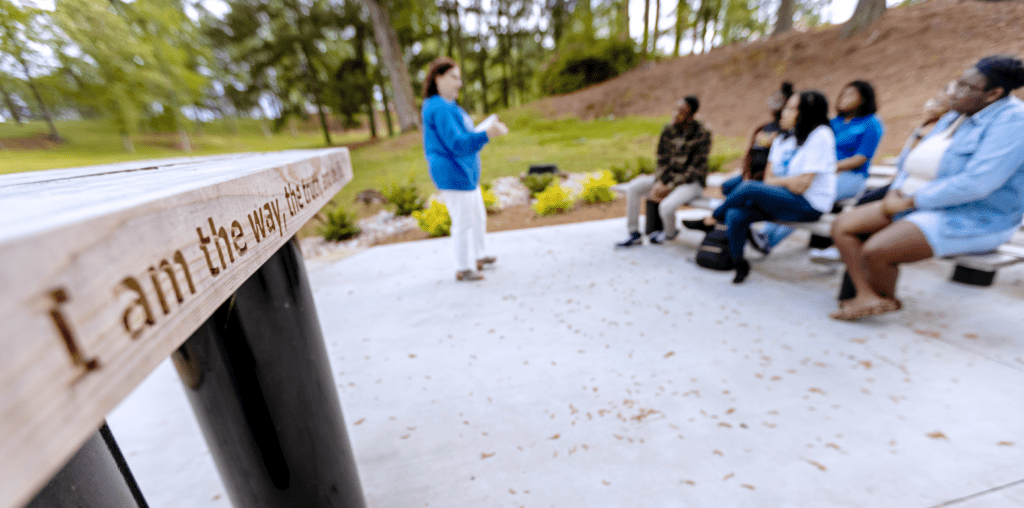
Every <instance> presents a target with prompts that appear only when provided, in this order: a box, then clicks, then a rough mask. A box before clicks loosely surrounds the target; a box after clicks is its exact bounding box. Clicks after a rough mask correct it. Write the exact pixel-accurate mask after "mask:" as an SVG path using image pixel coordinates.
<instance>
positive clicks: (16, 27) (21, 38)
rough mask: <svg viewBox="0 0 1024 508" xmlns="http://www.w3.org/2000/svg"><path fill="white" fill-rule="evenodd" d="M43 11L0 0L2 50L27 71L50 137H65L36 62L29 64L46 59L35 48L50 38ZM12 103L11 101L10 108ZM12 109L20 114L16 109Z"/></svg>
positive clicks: (0, 41)
mask: <svg viewBox="0 0 1024 508" xmlns="http://www.w3.org/2000/svg"><path fill="white" fill-rule="evenodd" d="M41 14H42V13H41V12H40V10H39V9H36V8H34V7H31V6H24V7H22V6H18V5H16V4H14V3H13V2H11V1H10V0H0V54H2V55H7V56H10V57H11V58H12V59H13V60H14V64H16V67H17V69H18V70H19V71H21V72H22V73H23V74H24V80H25V83H26V84H27V85H28V88H29V90H31V92H32V95H33V96H34V97H35V99H36V102H37V103H38V104H39V110H40V111H41V113H42V115H43V119H44V120H46V124H47V126H48V127H49V129H50V134H49V139H50V140H51V141H56V142H59V141H62V139H61V137H60V133H58V132H57V126H56V125H54V123H53V115H52V114H51V113H50V108H48V107H47V105H46V101H44V100H43V94H42V93H41V92H40V90H39V84H38V83H37V80H36V78H35V76H34V73H35V72H38V69H35V68H33V67H35V64H32V65H30V62H40V61H42V60H43V59H42V58H41V56H40V55H39V54H38V52H37V51H36V50H35V49H34V48H35V47H39V46H45V45H46V44H47V42H48V41H47V40H46V38H45V37H46V34H47V33H48V27H47V26H46V25H45V24H44V23H43V22H42V16H41ZM4 95H5V97H6V96H7V93H6V92H4ZM11 104H12V103H10V102H9V103H8V108H10V107H11ZM11 111H12V114H14V115H17V113H16V112H14V110H13V109H11Z"/></svg>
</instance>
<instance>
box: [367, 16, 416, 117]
mask: <svg viewBox="0 0 1024 508" xmlns="http://www.w3.org/2000/svg"><path fill="white" fill-rule="evenodd" d="M363 2H365V4H366V9H367V11H369V13H370V21H371V22H372V24H373V34H374V37H375V39H376V41H377V47H378V48H380V52H381V56H382V58H383V64H384V66H385V67H386V68H387V70H388V76H389V77H390V78H391V91H392V93H394V103H395V110H396V113H397V114H398V125H399V128H400V129H401V130H402V132H406V131H409V130H415V129H418V128H419V125H420V115H419V112H418V111H417V109H416V103H415V99H414V94H413V91H412V81H411V80H410V79H409V69H408V68H407V67H406V62H405V59H404V58H403V52H402V47H401V45H400V44H399V41H398V35H397V34H396V33H395V29H394V27H393V26H392V24H391V16H390V15H389V13H388V11H387V9H385V7H384V6H383V5H381V2H380V1H379V0H363Z"/></svg>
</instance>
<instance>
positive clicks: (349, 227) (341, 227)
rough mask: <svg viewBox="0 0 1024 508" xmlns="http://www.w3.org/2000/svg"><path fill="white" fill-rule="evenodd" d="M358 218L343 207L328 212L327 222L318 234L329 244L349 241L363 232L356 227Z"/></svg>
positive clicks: (318, 230) (319, 229)
mask: <svg viewBox="0 0 1024 508" xmlns="http://www.w3.org/2000/svg"><path fill="white" fill-rule="evenodd" d="M358 218H359V217H358V216H357V215H356V214H355V213H354V212H349V211H348V210H346V209H344V208H341V207H338V208H335V209H334V210H331V211H329V212H327V222H326V223H325V224H324V225H322V226H320V227H319V228H318V229H317V234H319V235H322V236H323V237H324V240H327V241H329V242H340V241H342V240H348V239H349V238H352V237H353V236H356V235H358V234H359V233H362V232H363V230H362V229H359V226H357V225H356V221H357V220H358Z"/></svg>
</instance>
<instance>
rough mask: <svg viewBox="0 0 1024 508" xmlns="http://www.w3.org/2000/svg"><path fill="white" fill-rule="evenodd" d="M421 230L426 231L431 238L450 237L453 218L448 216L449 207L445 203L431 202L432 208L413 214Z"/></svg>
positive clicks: (432, 200)
mask: <svg viewBox="0 0 1024 508" xmlns="http://www.w3.org/2000/svg"><path fill="white" fill-rule="evenodd" d="M412 216H413V217H414V218H415V219H416V223H417V224H419V226H420V229H422V230H423V231H426V232H427V233H428V234H429V235H430V237H431V238H437V237H439V236H448V235H449V234H451V231H452V217H451V215H449V214H448V207H447V206H445V204H444V203H442V202H440V201H438V200H436V199H431V200H430V206H429V207H427V208H426V209H425V210H417V211H415V212H412Z"/></svg>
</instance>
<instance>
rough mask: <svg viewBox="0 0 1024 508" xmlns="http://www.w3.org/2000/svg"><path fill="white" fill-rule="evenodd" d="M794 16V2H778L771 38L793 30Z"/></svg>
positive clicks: (786, 0)
mask: <svg viewBox="0 0 1024 508" xmlns="http://www.w3.org/2000/svg"><path fill="white" fill-rule="evenodd" d="M883 1H884V0H883ZM794 14H796V0H780V2H779V9H778V11H776V13H775V28H774V29H773V30H772V37H776V36H778V35H781V34H784V33H786V32H788V31H790V30H792V29H793V15H794Z"/></svg>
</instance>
